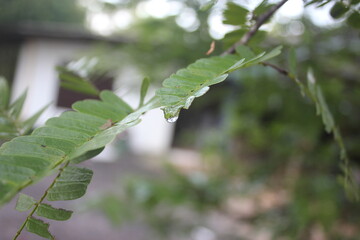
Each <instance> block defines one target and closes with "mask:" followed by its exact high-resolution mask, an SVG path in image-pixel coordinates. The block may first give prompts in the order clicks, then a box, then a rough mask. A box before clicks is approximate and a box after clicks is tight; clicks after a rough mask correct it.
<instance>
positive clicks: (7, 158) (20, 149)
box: [0, 91, 139, 202]
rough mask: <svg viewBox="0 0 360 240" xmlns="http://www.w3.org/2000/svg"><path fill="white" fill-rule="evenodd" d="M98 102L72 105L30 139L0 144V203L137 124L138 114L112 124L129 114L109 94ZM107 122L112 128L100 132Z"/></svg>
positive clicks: (104, 94)
mask: <svg viewBox="0 0 360 240" xmlns="http://www.w3.org/2000/svg"><path fill="white" fill-rule="evenodd" d="M100 98H101V101H97V100H96V101H95V100H85V101H82V102H78V103H77V104H75V105H74V109H76V110H77V111H76V112H65V113H63V114H62V115H61V116H60V117H58V118H53V119H50V120H49V121H48V122H47V123H46V125H45V126H44V127H41V128H38V129H36V130H35V131H34V132H33V133H32V134H31V135H30V136H23V137H18V138H15V139H13V140H12V141H10V142H7V143H5V144H3V146H2V147H1V148H0V166H1V168H2V169H3V171H1V189H2V191H1V197H0V200H1V201H0V202H4V201H6V200H8V199H10V198H11V197H12V196H13V195H14V194H15V193H16V192H18V191H19V190H21V189H22V188H23V187H25V186H27V185H29V184H31V183H32V182H33V181H35V180H36V179H40V178H42V177H43V176H44V175H46V174H47V173H48V171H50V170H52V169H54V168H56V167H57V166H59V165H60V164H62V163H64V162H67V161H70V160H72V159H75V158H77V157H79V156H82V155H83V154H86V153H87V152H88V151H92V150H95V149H99V148H102V147H104V146H105V144H107V143H108V142H110V141H111V140H112V139H113V138H114V137H115V136H116V134H117V133H119V132H121V131H122V130H124V129H126V128H127V127H129V126H131V125H133V124H135V123H136V122H137V118H138V117H139V114H137V115H136V117H135V118H130V119H129V121H126V120H125V121H124V122H121V123H119V124H116V123H118V122H120V120H123V119H124V118H125V117H126V116H127V115H129V114H130V112H129V111H130V108H129V106H128V105H127V104H125V103H124V102H123V101H122V100H121V99H119V98H118V97H117V96H115V95H114V94H113V93H112V92H109V91H104V92H102V93H101V94H100ZM114 106H118V107H117V108H115V107H114ZM91 110H93V111H91ZM98 111H100V112H101V114H99V112H98ZM108 120H111V121H112V122H113V123H114V126H112V125H110V126H109V127H108V128H104V124H106V123H107V121H108Z"/></svg>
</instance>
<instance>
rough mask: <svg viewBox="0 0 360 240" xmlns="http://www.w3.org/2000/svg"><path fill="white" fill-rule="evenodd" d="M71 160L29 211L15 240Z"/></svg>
mask: <svg viewBox="0 0 360 240" xmlns="http://www.w3.org/2000/svg"><path fill="white" fill-rule="evenodd" d="M69 163H70V161H68V162H66V163H65V164H64V165H63V167H61V168H60V169H59V173H58V174H57V175H56V177H55V178H54V180H53V181H52V182H51V184H50V186H49V187H48V188H47V189H46V191H45V193H44V194H43V195H42V196H41V198H40V200H39V201H38V202H37V203H35V206H34V208H33V209H32V211H31V212H30V213H29V215H28V216H27V218H26V219H25V221H24V222H23V223H22V225H21V226H20V228H19V230H18V231H17V232H16V235H15V236H14V238H13V240H16V239H18V237H19V236H20V234H21V232H22V230H23V229H24V228H25V226H26V223H27V222H28V221H29V220H30V218H31V217H32V216H33V215H34V213H35V212H36V210H37V209H38V208H39V206H40V204H41V203H42V202H43V201H44V199H45V197H46V196H47V195H48V192H49V190H50V189H51V188H52V187H53V186H54V185H55V183H56V181H57V179H58V178H59V177H60V176H61V174H62V172H63V171H64V169H65V168H66V167H67V166H68V165H69Z"/></svg>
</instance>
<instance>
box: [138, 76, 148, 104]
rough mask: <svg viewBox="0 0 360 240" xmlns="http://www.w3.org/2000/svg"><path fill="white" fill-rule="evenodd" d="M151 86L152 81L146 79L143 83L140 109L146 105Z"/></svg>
mask: <svg viewBox="0 0 360 240" xmlns="http://www.w3.org/2000/svg"><path fill="white" fill-rule="evenodd" d="M149 86H150V79H149V78H148V77H145V78H144V79H143V81H142V83H141V89H140V103H139V107H141V106H142V105H144V100H145V96H146V93H147V91H148V89H149Z"/></svg>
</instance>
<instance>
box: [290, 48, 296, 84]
mask: <svg viewBox="0 0 360 240" xmlns="http://www.w3.org/2000/svg"><path fill="white" fill-rule="evenodd" d="M289 70H290V73H291V74H292V75H293V76H294V77H296V76H297V73H296V52H295V49H294V48H291V49H290V52H289Z"/></svg>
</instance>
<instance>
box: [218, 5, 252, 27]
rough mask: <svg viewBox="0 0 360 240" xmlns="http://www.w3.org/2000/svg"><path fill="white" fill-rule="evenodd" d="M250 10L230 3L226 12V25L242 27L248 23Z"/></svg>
mask: <svg viewBox="0 0 360 240" xmlns="http://www.w3.org/2000/svg"><path fill="white" fill-rule="evenodd" d="M248 13H249V10H247V9H246V8H243V7H241V6H239V5H237V4H235V3H232V2H229V3H228V4H227V5H226V9H225V11H224V21H223V23H224V24H229V25H235V26H241V25H243V24H244V23H245V22H246V18H247V14H248Z"/></svg>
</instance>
